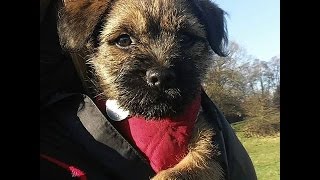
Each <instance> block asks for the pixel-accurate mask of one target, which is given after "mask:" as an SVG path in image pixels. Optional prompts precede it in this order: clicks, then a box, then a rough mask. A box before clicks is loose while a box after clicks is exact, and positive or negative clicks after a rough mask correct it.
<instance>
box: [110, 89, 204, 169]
mask: <svg viewBox="0 0 320 180" xmlns="http://www.w3.org/2000/svg"><path fill="white" fill-rule="evenodd" d="M200 101H201V98H200V95H199V96H197V97H196V98H195V100H194V101H193V102H192V103H191V105H190V106H189V107H187V108H186V110H185V111H184V113H183V114H181V115H180V116H178V117H176V118H175V119H170V118H164V119H161V120H148V121H147V120H145V119H144V118H143V117H137V116H134V117H128V118H127V119H125V120H123V121H117V122H115V124H116V126H117V129H118V130H119V131H120V133H121V134H122V135H123V136H124V137H125V138H126V139H127V140H128V141H129V142H131V143H132V144H134V145H135V146H136V147H138V148H139V149H140V151H141V152H142V153H143V154H144V156H145V157H146V158H147V159H148V160H149V163H150V165H151V167H152V168H153V170H154V171H155V172H159V171H161V170H164V169H168V168H170V167H173V166H174V165H176V164H177V163H178V162H179V161H181V159H182V158H183V157H184V156H185V155H186V154H187V153H188V147H187V146H188V143H189V140H190V138H191V134H192V129H193V127H194V125H195V122H196V119H197V116H198V113H199V110H200Z"/></svg>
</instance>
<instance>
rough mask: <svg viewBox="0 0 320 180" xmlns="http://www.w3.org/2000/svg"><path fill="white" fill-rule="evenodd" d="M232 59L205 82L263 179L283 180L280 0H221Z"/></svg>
mask: <svg viewBox="0 0 320 180" xmlns="http://www.w3.org/2000/svg"><path fill="white" fill-rule="evenodd" d="M214 2H215V3H216V4H218V5H219V6H220V7H221V8H222V9H223V10H225V11H226V12H227V13H228V15H227V16H226V20H227V26H228V32H229V45H228V50H229V52H230V55H229V56H228V57H225V58H221V57H218V56H217V57H215V58H216V60H215V61H214V63H213V64H212V65H211V66H210V71H209V73H208V76H207V80H206V82H205V83H204V87H205V89H206V92H207V93H208V95H209V96H210V97H211V99H212V100H213V101H214V102H215V103H216V104H217V105H218V107H219V108H220V110H221V111H222V112H223V113H224V115H225V116H226V118H227V120H228V121H229V122H230V123H231V125H232V127H233V128H234V129H235V131H236V133H237V135H238V137H239V138H240V140H241V141H242V143H243V145H244V146H245V148H246V149H247V151H248V152H249V155H250V157H251V159H252V161H253V163H254V166H255V169H256V172H257V176H258V179H259V180H279V179H280V1H279V0H268V1H260V0H241V1H239V0H215V1H214Z"/></svg>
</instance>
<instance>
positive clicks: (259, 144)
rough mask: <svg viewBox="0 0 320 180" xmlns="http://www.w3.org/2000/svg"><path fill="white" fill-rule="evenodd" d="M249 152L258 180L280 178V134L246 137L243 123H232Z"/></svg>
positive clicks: (275, 179) (276, 179)
mask: <svg viewBox="0 0 320 180" xmlns="http://www.w3.org/2000/svg"><path fill="white" fill-rule="evenodd" d="M232 126H233V127H234V129H235V130H236V133H237V136H238V137H239V139H240V141H241V142H242V144H243V146H244V147H245V148H246V150H247V151H248V153H249V156H250V158H251V160H252V161H253V165H254V167H255V170H256V173H257V176H258V180H279V179H280V134H277V135H275V136H269V137H245V136H244V134H243V132H241V127H242V124H236V125H232Z"/></svg>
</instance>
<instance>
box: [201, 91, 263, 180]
mask: <svg viewBox="0 0 320 180" xmlns="http://www.w3.org/2000/svg"><path fill="white" fill-rule="evenodd" d="M202 92H203V93H202V100H201V101H202V108H203V110H204V111H205V112H206V114H207V116H208V119H209V121H210V122H211V123H212V124H213V127H215V129H216V131H217V134H216V136H215V140H214V141H215V143H216V144H217V145H218V146H219V149H220V152H221V156H219V158H218V160H219V161H220V164H221V165H222V167H223V169H224V172H225V177H226V179H228V180H256V179H257V176H256V172H255V170H254V166H253V164H252V161H251V159H250V157H249V155H248V153H247V151H246V150H245V148H244V147H243V145H242V144H241V142H240V141H239V139H238V137H237V136H236V134H235V133H234V131H233V129H232V127H231V126H230V124H229V122H228V121H227V120H226V119H225V117H224V115H223V114H222V113H221V111H220V110H219V108H218V107H217V106H216V105H215V104H214V103H213V102H212V100H211V99H210V98H209V97H208V95H207V94H206V93H205V92H204V90H203V91H202Z"/></svg>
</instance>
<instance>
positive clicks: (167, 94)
mask: <svg viewBox="0 0 320 180" xmlns="http://www.w3.org/2000/svg"><path fill="white" fill-rule="evenodd" d="M153 72H154V71H153V70H152V71H151V72H149V73H148V71H146V75H144V76H142V75H141V74H140V76H139V75H138V73H126V74H122V75H121V76H119V78H118V79H117V82H116V83H115V84H116V85H117V89H118V93H119V96H118V102H119V104H120V105H121V107H123V108H124V109H127V110H129V111H130V113H131V114H132V115H140V116H143V117H145V118H147V119H149V118H153V119H154V118H164V117H176V116H178V115H180V114H181V113H182V112H183V110H184V109H185V107H186V105H188V104H189V103H190V102H191V101H192V100H193V99H194V97H196V94H197V93H198V90H199V86H200V83H197V81H196V79H190V78H184V77H179V76H177V75H172V74H171V75H170V72H169V75H168V76H169V78H168V77H166V75H165V76H164V77H162V76H161V77H160V76H157V77H154V73H153ZM166 73H168V72H165V74H166ZM155 74H157V73H155ZM160 74H161V73H160ZM148 75H149V76H148ZM172 78H173V79H172Z"/></svg>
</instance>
